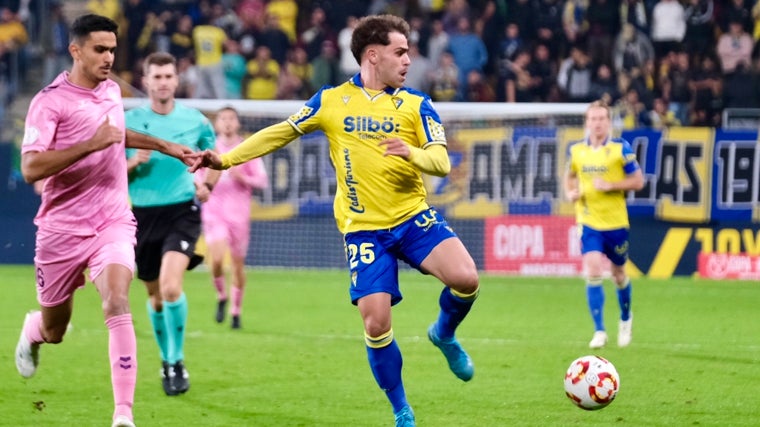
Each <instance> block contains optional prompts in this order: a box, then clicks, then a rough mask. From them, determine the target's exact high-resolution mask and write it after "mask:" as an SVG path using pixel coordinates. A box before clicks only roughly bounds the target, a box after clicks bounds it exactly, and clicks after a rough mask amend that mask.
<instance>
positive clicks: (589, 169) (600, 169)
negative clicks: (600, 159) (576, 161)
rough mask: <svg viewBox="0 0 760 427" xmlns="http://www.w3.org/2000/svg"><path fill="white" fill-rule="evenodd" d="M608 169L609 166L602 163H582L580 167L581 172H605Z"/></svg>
mask: <svg viewBox="0 0 760 427" xmlns="http://www.w3.org/2000/svg"><path fill="white" fill-rule="evenodd" d="M608 170H609V168H607V166H604V165H584V166H583V167H581V171H582V172H583V173H595V174H605V173H607V171H608Z"/></svg>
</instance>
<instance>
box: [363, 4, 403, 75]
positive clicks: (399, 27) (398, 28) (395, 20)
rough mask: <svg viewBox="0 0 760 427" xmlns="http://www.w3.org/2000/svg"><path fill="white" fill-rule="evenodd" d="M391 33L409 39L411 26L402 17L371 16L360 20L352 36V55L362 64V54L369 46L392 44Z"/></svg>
mask: <svg viewBox="0 0 760 427" xmlns="http://www.w3.org/2000/svg"><path fill="white" fill-rule="evenodd" d="M390 33H401V34H403V35H404V37H406V38H407V39H408V38H409V24H408V23H407V22H406V21H405V20H404V19H403V18H401V17H398V16H395V15H370V16H365V17H364V18H362V19H360V20H359V23H358V24H357V25H356V28H355V29H354V32H353V33H352V34H351V53H353V54H354V58H355V59H356V62H358V63H359V64H361V63H362V54H363V53H364V50H365V49H366V48H367V46H369V45H373V44H381V45H383V46H388V45H389V44H391V40H390V37H388V34H390Z"/></svg>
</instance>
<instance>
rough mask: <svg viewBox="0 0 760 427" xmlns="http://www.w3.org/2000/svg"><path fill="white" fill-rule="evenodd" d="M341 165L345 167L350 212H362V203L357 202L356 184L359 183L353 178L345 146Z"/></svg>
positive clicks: (349, 154)
mask: <svg viewBox="0 0 760 427" xmlns="http://www.w3.org/2000/svg"><path fill="white" fill-rule="evenodd" d="M343 165H344V167H345V168H346V190H347V195H346V197H348V200H350V201H351V204H350V205H349V206H348V208H349V209H351V211H352V212H356V213H359V214H360V213H364V205H363V204H361V203H359V194H358V191H356V186H357V185H359V181H357V180H356V178H354V174H353V168H352V166H351V153H350V152H349V151H348V149H347V148H344V149H343Z"/></svg>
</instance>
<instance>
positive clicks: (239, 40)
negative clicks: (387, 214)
mask: <svg viewBox="0 0 760 427" xmlns="http://www.w3.org/2000/svg"><path fill="white" fill-rule="evenodd" d="M67 3H68V2H67ZM82 3H84V4H86V10H87V11H90V12H94V13H99V14H102V15H105V16H108V17H110V18H113V19H115V20H116V21H117V22H119V23H120V27H121V28H120V40H119V45H120V48H119V49H118V50H117V59H116V64H115V67H114V68H115V73H116V75H117V76H118V77H119V78H120V79H121V81H122V83H123V86H124V87H125V91H126V92H130V91H132V93H134V94H139V93H140V92H141V89H142V88H141V69H142V60H143V58H145V57H146V56H147V55H148V54H150V53H151V52H154V51H167V52H170V53H172V54H173V55H175V56H176V57H177V58H178V59H179V66H180V74H181V87H180V91H179V93H178V96H179V97H197V98H232V99H235V98H240V99H307V98H308V97H310V96H311V95H312V94H313V93H314V92H315V91H316V89H318V88H319V87H321V86H322V85H335V84H337V83H339V82H342V81H344V80H345V79H346V78H347V77H348V76H350V75H353V74H354V73H356V72H357V71H358V64H357V63H356V60H355V59H354V58H353V56H352V55H351V51H350V46H349V41H350V36H351V32H352V29H353V26H354V25H355V24H356V17H359V16H364V15H368V14H378V13H391V14H395V15H399V16H403V17H405V18H407V20H408V21H409V22H410V23H411V25H412V29H413V33H412V37H411V40H410V41H411V44H410V52H409V54H410V56H411V57H412V65H411V67H410V69H409V73H408V75H407V82H406V85H407V86H409V87H412V88H416V89H419V90H422V91H424V92H427V93H429V94H430V96H431V97H432V98H433V99H434V100H436V101H462V102H487V101H495V102H589V101H592V100H595V99H600V98H601V99H605V100H606V101H607V102H608V103H609V104H610V105H612V106H613V107H614V111H615V117H616V120H617V123H616V125H617V127H620V128H635V127H640V126H652V127H666V126H671V125H691V126H720V121H721V113H722V110H723V109H724V108H760V44H758V43H757V40H758V39H760V0H725V1H721V0H469V1H468V0H372V1H363V0H341V1H337V0H333V1H329V0H312V1H310V0H238V1H235V0H200V1H188V0H163V1H146V0H121V1H119V0H87V1H82ZM40 4H42V6H44V7H41V5H40ZM62 6H66V5H65V4H63V3H61V2H58V1H55V0H15V1H14V0H0V9H1V12H0V54H2V58H3V60H2V66H1V67H2V75H3V78H2V79H0V82H2V83H0V96H2V97H3V98H4V99H6V100H9V99H12V97H13V95H14V94H15V93H17V92H18V90H19V85H20V84H23V83H24V82H23V80H24V76H25V75H26V73H24V67H25V66H28V65H26V64H25V58H28V57H29V56H30V55H29V52H41V56H42V57H43V58H44V64H45V70H46V71H45V73H44V76H43V80H44V82H43V83H45V82H48V81H50V80H52V77H53V76H55V74H56V73H57V72H58V71H59V70H60V69H63V68H65V67H66V66H67V65H66V58H67V57H68V53H67V51H66V43H65V42H63V40H65V39H64V38H63V35H64V34H65V28H66V26H67V22H66V16H65V14H63V13H61V7H62ZM40 10H44V11H45V14H44V16H45V17H46V18H44V19H40V18H38V19H37V26H36V29H35V28H30V23H32V22H34V20H35V19H34V18H35V16H36V15H37V12H40ZM48 11H50V12H52V13H48ZM32 33H33V34H32ZM13 61H18V63H17V64H13ZM14 69H15V70H14ZM19 70H20V71H19ZM127 95H129V93H127ZM3 104H5V102H4V103H3ZM1 108H2V107H0V109H1Z"/></svg>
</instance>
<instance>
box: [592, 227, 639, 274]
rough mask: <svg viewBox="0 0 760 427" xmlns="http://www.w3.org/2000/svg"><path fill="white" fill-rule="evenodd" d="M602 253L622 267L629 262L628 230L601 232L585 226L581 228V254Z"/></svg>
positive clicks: (619, 229)
mask: <svg viewBox="0 0 760 427" xmlns="http://www.w3.org/2000/svg"><path fill="white" fill-rule="evenodd" d="M589 252H601V253H603V254H604V255H605V256H607V258H609V260H610V261H612V263H613V264H615V265H617V266H621V265H623V264H625V262H626V261H627V260H628V229H627V228H618V229H616V230H606V231H599V230H594V229H593V228H590V227H587V226H585V225H584V226H583V227H582V228H581V254H584V255H585V254H587V253H589Z"/></svg>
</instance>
